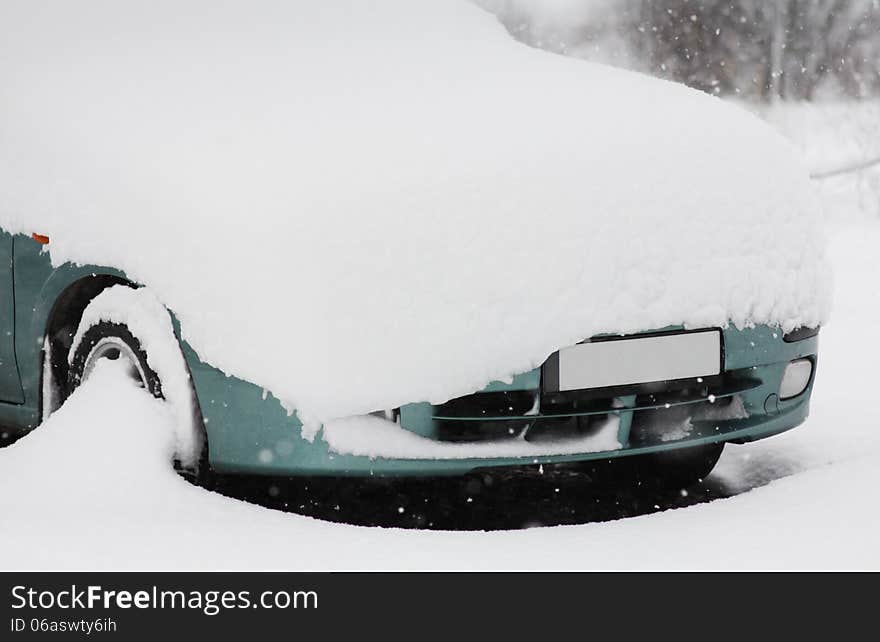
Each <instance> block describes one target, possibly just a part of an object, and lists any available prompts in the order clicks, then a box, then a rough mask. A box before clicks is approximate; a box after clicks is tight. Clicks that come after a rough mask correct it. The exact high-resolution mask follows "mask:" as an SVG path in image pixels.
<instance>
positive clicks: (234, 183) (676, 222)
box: [0, 0, 829, 421]
mask: <svg viewBox="0 0 880 642" xmlns="http://www.w3.org/2000/svg"><path fill="white" fill-rule="evenodd" d="M0 175H2V177H3V179H2V182H0V226H2V227H3V228H5V229H6V230H7V231H12V232H24V233H28V234H30V233H31V232H42V233H45V234H49V235H50V236H51V239H52V243H51V245H49V246H48V247H49V251H50V252H51V253H52V259H53V261H54V262H55V263H61V262H64V261H75V262H79V263H88V264H102V265H112V266H115V267H119V268H121V269H123V270H125V271H126V273H127V274H128V275H129V276H130V277H131V278H132V279H135V280H137V281H139V282H142V283H144V284H146V285H147V286H148V287H150V288H152V289H153V290H154V291H155V292H156V294H157V295H158V296H159V298H160V299H161V300H162V301H163V302H164V303H165V304H166V305H167V306H168V307H169V308H170V309H172V310H173V311H174V312H175V313H176V314H177V316H178V318H179V319H180V321H181V327H182V333H183V336H184V337H185V338H186V339H187V340H188V341H189V342H190V344H191V345H192V346H193V347H194V348H195V350H196V351H197V352H198V354H199V355H200V356H201V357H202V358H203V359H204V360H205V361H207V362H209V363H211V364H213V365H215V366H217V367H219V368H221V369H223V370H225V371H226V372H228V373H230V374H233V375H236V376H239V377H241V378H244V379H248V380H251V381H253V382H255V383H257V384H259V385H262V386H264V387H266V388H267V389H269V390H271V391H272V392H273V393H274V394H275V395H276V396H277V397H279V398H280V399H281V400H283V401H284V402H285V403H286V404H289V405H290V406H295V407H296V408H297V409H298V410H299V411H300V414H301V416H302V417H303V418H305V419H306V420H313V421H324V420H328V419H330V418H335V417H341V416H346V415H352V414H357V413H364V412H367V411H372V410H376V409H380V408H386V407H394V406H397V405H400V404H402V403H406V402H414V401H421V400H428V401H438V402H439V401H443V400H445V399H448V398H450V397H453V396H457V395H461V394H466V393H468V392H471V391H473V390H476V389H479V388H481V387H482V386H484V385H485V384H486V383H487V382H489V381H491V380H496V379H502V378H505V377H507V376H509V375H511V374H513V373H516V372H521V371H525V370H529V369H531V368H532V367H534V366H536V365H537V364H539V363H540V362H542V361H543V360H544V359H545V358H546V357H547V355H548V354H550V353H551V352H553V351H554V350H556V349H558V348H559V347H561V346H563V345H567V344H570V343H573V342H576V341H579V340H581V339H583V338H585V337H588V336H590V335H593V334H595V333H599V332H631V331H638V330H644V329H650V328H658V327H663V326H668V325H671V324H686V325H689V326H705V325H719V324H726V323H728V322H732V323H735V324H737V325H747V324H751V323H770V324H779V325H781V326H782V327H783V328H786V329H790V328H793V327H795V326H799V325H802V324H806V325H814V324H816V323H819V322H821V321H822V320H823V319H824V317H825V315H826V312H827V306H828V298H829V296H828V289H829V288H828V278H827V266H826V263H825V258H824V249H823V244H822V240H821V237H820V235H819V230H818V223H817V214H816V210H815V208H814V207H813V204H812V201H811V200H810V198H809V193H810V186H809V183H808V180H807V177H806V171H805V169H804V168H803V167H802V166H801V164H800V162H799V160H798V159H797V158H796V156H795V153H794V152H793V151H792V150H791V149H790V148H789V146H788V145H787V144H786V143H785V142H784V141H783V140H782V139H781V138H779V137H778V136H777V135H776V134H774V133H773V132H772V131H771V130H770V129H769V128H768V127H766V126H764V125H763V124H761V123H760V122H758V121H757V120H756V119H755V118H754V117H752V116H750V115H748V114H747V113H745V112H744V111H741V110H739V109H737V108H735V107H733V106H730V105H727V104H724V103H722V102H721V101H720V100H718V99H715V98H712V97H709V96H707V95H703V94H700V93H697V92H695V91H691V90H689V89H687V88H685V87H682V86H678V85H674V84H671V83H667V82H662V81H659V80H654V79H650V78H647V77H643V76H640V75H637V74H633V73H628V72H623V71H620V70H615V69H611V68H606V67H603V66H598V65H594V64H589V63H586V62H582V61H577V60H571V59H566V58H562V57H559V56H554V55H551V54H547V53H543V52H539V51H536V50H532V49H529V48H527V47H525V46H523V45H521V44H518V43H516V42H514V41H513V40H512V39H511V38H510V36H509V35H508V34H507V33H506V32H505V31H504V29H503V28H502V27H501V26H500V25H499V24H498V23H497V21H496V20H495V18H494V17H493V16H491V15H489V14H488V13H486V12H484V11H482V10H481V9H479V8H478V7H476V6H473V5H471V4H469V3H467V2H465V1H464V0H373V1H370V2H366V1H361V0H327V1H324V2H313V1H308V2H306V1H281V0H277V1H276V0H256V1H254V0H248V1H247V2H245V1H244V0H241V1H237V0H231V1H229V2H224V3H214V2H207V1H203V0H188V1H187V2H178V1H176V0H175V1H170V0H150V1H149V2H147V1H139V0H132V1H130V2H124V3H118V2H109V1H99V0H80V1H79V2H76V3H70V2H63V1H61V0H57V1H53V0H47V1H46V2H40V3H36V2H31V1H30V0H4V2H3V3H2V5H0Z"/></svg>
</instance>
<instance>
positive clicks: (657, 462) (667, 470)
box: [632, 443, 724, 490]
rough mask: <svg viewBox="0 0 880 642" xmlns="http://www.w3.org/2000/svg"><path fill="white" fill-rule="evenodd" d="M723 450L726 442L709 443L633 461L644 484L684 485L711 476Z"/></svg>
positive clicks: (642, 457) (661, 486) (692, 483)
mask: <svg viewBox="0 0 880 642" xmlns="http://www.w3.org/2000/svg"><path fill="white" fill-rule="evenodd" d="M723 451H724V444H723V443H720V444H706V445H703V446H693V447H690V448H680V449H676V450H668V451H665V452H659V453H653V454H650V455H642V456H640V457H636V458H635V461H633V462H632V463H633V464H634V465H635V472H636V476H637V478H638V480H639V484H640V485H643V486H649V487H651V486H653V487H659V488H665V489H669V490H673V489H684V488H688V487H689V486H693V485H694V484H696V483H698V482H700V481H702V480H703V479H705V478H706V477H708V476H709V473H711V472H712V469H713V468H715V464H717V463H718V459H719V458H720V457H721V453H722V452H723Z"/></svg>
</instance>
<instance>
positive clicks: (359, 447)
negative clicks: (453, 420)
mask: <svg viewBox="0 0 880 642" xmlns="http://www.w3.org/2000/svg"><path fill="white" fill-rule="evenodd" d="M619 427H620V420H619V418H618V417H612V418H611V419H609V420H608V421H607V422H606V423H605V424H604V425H603V426H602V427H601V429H600V430H599V431H598V432H596V433H594V434H591V435H587V436H583V437H573V438H569V439H557V440H554V441H552V442H546V443H532V442H528V441H526V440H525V439H506V440H500V441H484V442H480V443H452V442H440V441H436V440H433V439H428V438H427V437H422V436H421V435H417V434H415V433H414V432H411V431H409V430H406V429H405V428H402V427H401V426H400V425H399V424H397V423H394V422H392V421H388V420H386V419H382V418H381V417H374V416H372V415H367V416H360V417H347V418H345V419H337V420H335V421H329V422H327V423H326V424H324V426H323V431H322V433H321V434H322V436H323V438H324V440H325V441H326V442H327V444H328V445H329V446H330V448H331V449H333V450H334V451H335V452H338V453H344V454H349V455H363V456H366V457H392V458H401V459H470V458H480V457H537V456H539V455H565V454H569V453H594V452H601V451H605V450H618V449H619V448H620V442H619V441H618V429H619Z"/></svg>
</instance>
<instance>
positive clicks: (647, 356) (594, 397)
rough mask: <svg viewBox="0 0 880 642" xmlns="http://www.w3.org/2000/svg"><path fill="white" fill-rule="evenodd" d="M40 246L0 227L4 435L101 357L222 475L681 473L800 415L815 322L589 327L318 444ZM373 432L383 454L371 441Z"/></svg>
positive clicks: (138, 305) (109, 280)
mask: <svg viewBox="0 0 880 642" xmlns="http://www.w3.org/2000/svg"><path fill="white" fill-rule="evenodd" d="M48 242H49V238H48V237H45V236H43V235H39V234H35V235H33V237H25V236H22V235H16V236H12V235H9V234H6V233H5V232H4V233H0V260H2V266H3V268H2V272H0V286H2V289H0V292H2V299H0V304H2V308H0V323H2V327H0V330H2V331H3V334H2V336H4V337H5V340H3V341H2V342H0V359H2V361H0V362H2V367H0V401H2V403H0V421H2V423H3V425H4V426H6V427H7V428H6V430H7V431H11V432H12V433H15V432H18V431H28V430H30V429H32V428H34V427H36V426H37V425H38V424H39V423H40V419H41V417H44V416H47V415H48V414H49V413H51V412H52V411H53V410H55V409H56V408H57V407H58V406H60V405H61V404H62V403H63V402H64V400H65V399H66V398H67V397H68V396H69V395H70V394H71V393H72V392H73V391H74V390H75V389H76V388H77V387H78V386H79V385H80V384H81V383H82V382H83V381H84V380H85V379H87V378H88V376H89V374H90V372H91V370H92V368H93V367H94V366H95V364H96V362H97V361H98V360H99V359H102V358H107V359H114V360H115V359H123V360H125V361H126V362H127V365H128V368H127V371H128V372H129V373H130V375H131V377H132V378H133V379H134V380H135V381H136V382H137V383H139V384H140V385H142V386H143V387H144V388H145V389H147V390H148V391H150V393H152V394H153V395H155V396H157V397H163V396H170V401H172V402H173V403H174V404H175V405H176V406H177V408H179V409H180V410H181V411H182V415H181V416H179V417H178V420H179V422H180V424H181V426H182V429H183V430H184V434H183V436H182V439H181V440H180V442H179V446H180V450H179V452H178V453H177V455H178V457H179V460H180V461H181V462H182V463H183V465H184V467H186V468H194V467H197V466H199V465H205V464H207V463H210V467H211V468H212V469H213V470H215V471H217V472H222V473H257V474H275V475H301V474H320V475H430V474H441V475H446V474H463V473H466V472H470V471H474V470H476V469H485V468H497V467H511V466H523V465H549V464H552V463H559V462H576V461H588V460H595V459H608V458H613V457H618V456H629V455H647V456H649V457H647V458H645V459H644V462H645V466H646V467H647V466H650V467H651V470H652V471H655V472H657V473H658V474H659V475H660V476H668V478H669V479H670V480H675V481H676V483H687V482H688V481H692V480H693V479H695V478H697V477H700V476H703V475H706V474H708V472H709V471H710V470H711V468H712V466H713V465H714V464H715V462H716V461H717V459H718V457H719V455H720V454H721V450H722V448H723V445H724V444H725V443H728V442H734V443H743V442H748V441H753V440H756V439H761V438H764V437H768V436H770V435H775V434H777V433H780V432H783V431H785V430H788V429H790V428H793V427H794V426H797V425H798V424H800V423H801V422H802V421H803V420H804V419H805V418H806V417H807V413H808V408H809V399H810V392H811V389H812V385H813V379H814V376H815V366H816V357H817V335H818V330H817V329H810V328H799V329H796V330H794V331H792V332H789V333H783V332H782V331H781V330H779V329H778V328H773V327H769V326H766V325H761V326H756V327H753V328H748V329H736V328H732V327H728V328H724V329H722V328H703V329H696V330H684V329H682V328H664V329H660V330H657V331H653V332H644V333H639V334H635V335H629V336H607V335H606V336H596V337H593V338H591V339H589V340H587V341H584V342H582V343H579V344H576V345H573V346H568V347H565V348H563V349H561V350H559V351H557V352H555V353H553V354H552V355H551V356H550V358H548V359H547V360H546V361H545V362H544V363H543V364H542V365H541V366H540V367H538V368H535V369H533V370H530V371H529V372H526V373H522V374H520V375H517V376H515V377H513V378H512V379H511V380H509V381H507V382H500V381H499V382H494V383H492V384H491V385H489V386H487V387H486V388H485V389H483V390H481V391H479V392H477V393H474V394H471V395H467V396H464V397H460V398H456V399H452V400H450V401H447V402H445V403H440V404H431V403H427V402H423V403H411V404H406V405H403V406H401V407H399V408H395V409H393V410H388V411H385V412H381V413H376V415H377V416H367V417H359V418H355V419H349V420H342V421H338V422H334V423H331V424H330V425H332V426H333V428H332V431H331V432H330V433H329V434H328V435H327V439H318V440H315V439H312V440H309V439H306V438H304V437H303V435H302V428H303V427H302V424H301V422H299V420H298V419H297V418H296V417H293V416H290V414H289V413H288V412H287V411H285V410H284V408H283V407H282V405H281V404H280V403H278V402H277V400H274V399H271V400H270V399H269V398H268V396H267V394H266V393H265V392H264V391H263V390H262V389H261V388H259V387H258V386H256V385H254V384H251V383H248V382H246V381H243V380H241V379H237V378H235V377H230V376H228V375H226V374H225V373H223V372H221V371H220V370H218V369H216V368H213V367H211V366H210V365H208V364H206V363H205V362H203V361H202V360H201V359H199V357H198V356H197V355H196V353H195V351H194V350H193V349H192V348H191V347H190V346H189V345H188V344H187V342H186V341H181V340H180V337H179V333H178V330H177V328H178V326H177V324H172V319H171V317H170V316H169V315H168V314H167V312H165V310H164V308H163V307H162V305H161V304H160V303H159V302H158V301H157V300H156V299H155V297H154V296H152V295H151V294H150V293H149V292H148V291H146V290H143V289H140V290H139V289H135V288H136V287H137V286H136V284H134V283H133V282H131V281H130V280H128V279H127V278H126V277H125V276H124V275H123V274H122V273H121V272H119V271H117V270H110V269H106V268H100V267H97V266H72V265H69V264H66V265H63V266H61V267H58V268H53V267H52V265H51V264H50V261H49V255H48V254H47V253H45V252H43V251H42V249H43V245H44V244H47V243H48ZM13 293H14V294H13ZM178 345H179V346H180V348H178ZM189 373H191V382H192V387H191V388H190V383H189V381H190V379H189ZM181 391H183V392H184V393H189V392H190V391H191V392H192V394H191V395H188V394H181ZM172 395H173V396H172ZM193 430H194V431H195V432H191V431H193ZM188 433H189V434H194V435H196V436H197V438H196V439H192V438H191V437H187V434H188ZM395 433H397V434H395ZM8 436H10V435H9V434H8V433H7V437H8ZM359 439H360V441H361V442H363V443H365V445H364V446H363V450H362V451H361V452H360V453H358V452H357V446H355V448H354V450H353V452H350V453H348V454H345V453H344V452H334V449H333V447H332V444H333V441H334V440H338V441H340V442H342V443H345V442H346V441H349V442H353V443H354V444H357V443H358V440H359ZM376 442H378V443H379V444H381V443H383V442H384V443H385V444H386V445H387V447H388V448H389V450H388V454H387V455H385V456H379V457H377V456H374V455H372V454H371V452H370V447H371V446H370V445H369V444H370V443H373V444H374V445H375V443H376ZM340 451H341V449H340ZM200 457H201V458H200ZM664 458H666V459H667V460H668V461H664ZM657 464H660V465H661V467H659V468H658V467H657ZM664 464H665V465H666V468H665V469H664V468H663V467H662V466H663V465H664ZM664 473H665V475H664Z"/></svg>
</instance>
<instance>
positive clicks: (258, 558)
mask: <svg viewBox="0 0 880 642" xmlns="http://www.w3.org/2000/svg"><path fill="white" fill-rule="evenodd" d="M844 218H845V219H846V220H845V221H844V222H843V223H833V224H832V228H831V236H832V244H831V255H832V259H833V262H834V265H835V268H836V280H837V293H836V306H835V310H834V317H833V321H832V322H831V323H830V324H829V325H828V326H827V327H826V328H825V329H823V331H822V337H821V365H820V375H819V379H818V383H817V386H816V391H815V396H814V404H813V412H812V416H811V418H810V419H809V421H808V422H807V423H806V424H805V425H804V426H802V427H800V428H798V429H797V430H795V431H792V432H790V433H788V434H786V435H783V436H780V437H777V438H774V439H770V440H767V441H764V442H760V443H757V444H752V445H750V446H738V447H731V448H729V449H728V451H727V453H726V454H725V456H724V458H723V459H722V461H721V463H720V464H719V467H718V469H717V471H716V473H714V476H715V477H716V479H717V480H718V481H720V482H722V483H723V484H724V485H725V486H726V487H727V488H728V489H729V490H732V491H733V492H735V493H740V494H738V495H737V496H735V497H732V498H729V499H719V500H716V501H713V502H710V503H706V504H700V505H695V506H691V507H689V508H683V509H678V510H669V511H665V512H661V513H656V514H653V515H646V516H642V517H635V518H630V519H626V520H620V521H616V522H608V523H594V524H584V525H578V526H561V527H555V528H533V529H528V530H519V531H507V532H491V533H484V532H436V531H404V530H394V529H376V528H362V527H355V526H348V525H340V524H331V523H326V522H321V521H318V520H314V519H311V518H307V517H302V516H299V515H295V514H285V513H281V512H274V511H270V510H267V509H263V508H259V507H255V506H252V505H249V504H245V503H243V502H239V501H236V500H231V499H227V498H224V497H221V496H219V495H216V494H213V493H209V492H207V491H205V490H203V489H200V488H196V487H194V486H191V485H189V484H188V483H186V482H185V481H183V480H182V479H181V478H179V477H178V476H177V475H175V473H174V472H173V471H172V469H171V467H170V465H169V463H168V459H169V456H170V453H171V450H172V448H173V444H174V423H173V418H172V414H171V412H170V411H169V410H167V409H166V408H165V407H164V406H163V405H162V404H161V403H159V402H157V401H155V400H153V399H152V398H150V397H148V396H147V394H146V393H144V392H143V391H141V390H139V389H136V388H134V387H133V386H132V385H131V384H130V383H128V381H127V380H126V379H125V378H124V377H122V376H118V374H117V373H116V372H114V370H113V367H112V366H108V367H106V368H104V369H103V370H101V371H98V372H96V375H95V377H94V378H93V379H92V380H90V381H89V382H88V383H87V384H86V385H85V386H84V387H83V388H82V389H81V390H79V391H78V392H77V393H76V394H75V395H74V397H73V398H72V399H71V400H70V401H69V402H68V403H67V404H66V405H65V406H64V407H63V408H62V409H61V410H60V411H59V412H58V413H57V414H56V415H54V416H53V417H52V418H51V419H50V420H49V421H48V422H47V423H46V424H45V425H44V426H42V427H41V428H40V429H39V430H37V431H35V432H34V433H33V434H31V435H30V436H29V437H27V438H25V439H22V440H21V441H19V442H17V443H16V444H14V445H12V446H10V447H8V448H6V449H3V450H0V488H2V493H0V542H2V543H3V546H2V547H0V568H2V569H43V568H73V569H125V568H137V569H155V568H161V569H182V568H187V569H189V568H200V569H241V568H253V569H290V570H299V569H412V568H427V569H490V568H504V569H598V568H614V569H621V568H649V569H653V568H667V569H678V568H735V569H742V568H810V569H819V568H831V567H834V568H854V569H865V568H873V569H877V568H880V550H878V548H877V546H876V542H877V539H878V537H880V501H878V499H877V494H876V491H877V488H878V482H880V463H878V461H880V430H878V426H880V406H878V404H877V403H876V402H875V399H876V395H875V394H874V393H873V392H872V389H871V385H872V384H871V382H872V381H873V380H874V378H875V375H876V371H877V364H876V359H877V358H878V354H877V349H876V345H875V339H876V337H877V336H878V333H880V288H878V287H877V284H876V278H875V275H876V258H875V257H876V248H877V247H878V246H880V220H877V219H876V218H871V217H868V216H862V217H859V216H857V215H855V214H852V215H848V216H846V217H844ZM384 508H387V507H377V510H380V509H384Z"/></svg>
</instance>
